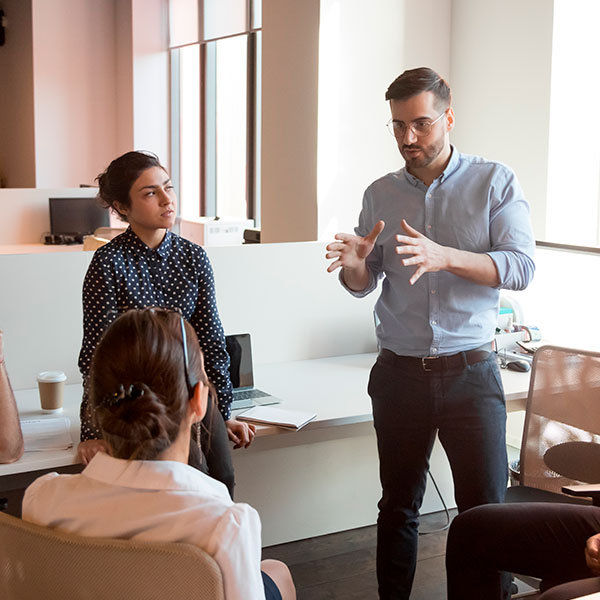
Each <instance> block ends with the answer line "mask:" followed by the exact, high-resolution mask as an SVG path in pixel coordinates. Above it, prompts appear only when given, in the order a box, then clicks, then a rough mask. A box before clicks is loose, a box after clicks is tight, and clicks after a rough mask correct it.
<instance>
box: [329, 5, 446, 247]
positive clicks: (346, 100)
mask: <svg viewBox="0 0 600 600" xmlns="http://www.w3.org/2000/svg"><path fill="white" fill-rule="evenodd" d="M450 9H451V1H450V0H420V1H419V2H415V1H414V0H378V1H377V2H371V3H368V4H366V3H365V2H363V1H362V0H343V1H342V0H321V28H320V35H319V117H318V118H319V140H318V141H319V146H318V204H319V222H318V227H319V231H318V239H320V240H328V239H331V238H332V237H333V235H334V234H335V233H337V232H338V231H352V230H353V227H355V225H356V224H357V222H358V213H359V212H360V208H361V202H362V194H363V191H364V190H365V188H366V187H367V186H368V185H369V184H370V183H371V182H372V181H374V180H375V179H377V178H378V177H381V176H382V175H385V174H386V173H388V172H390V171H395V170H397V169H399V168H400V167H401V166H403V164H404V161H403V160H402V157H401V156H400V154H399V152H398V148H397V146H396V143H395V141H394V138H393V137H392V136H390V134H389V133H388V131H387V129H386V127H385V124H386V123H387V121H388V120H389V118H390V114H389V106H388V103H387V102H386V101H385V91H386V90H387V88H388V86H389V84H390V83H391V82H392V81H393V80H394V79H395V78H396V77H397V76H398V75H400V74H401V73H402V72H403V71H404V70H405V69H412V68H415V67H421V66H430V67H432V68H433V69H435V70H437V71H438V72H439V73H440V74H442V75H443V76H446V77H447V76H449V72H450ZM424 24H425V25H424Z"/></svg>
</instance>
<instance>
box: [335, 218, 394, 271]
mask: <svg viewBox="0 0 600 600" xmlns="http://www.w3.org/2000/svg"><path fill="white" fill-rule="evenodd" d="M384 227H385V223H384V222H383V221H378V222H377V223H376V224H375V227H373V229H372V230H371V233H369V234H368V235H366V236H365V237H360V236H359V235H351V234H349V233H337V234H336V235H335V239H336V240H339V241H337V242H332V243H331V244H329V246H327V248H326V249H327V250H328V252H327V254H326V255H325V258H335V259H337V260H335V261H334V262H332V263H331V264H330V265H329V266H328V267H327V272H328V273H332V272H333V271H335V270H336V269H339V268H340V267H342V268H344V269H357V268H360V267H361V266H362V265H363V264H364V261H365V258H367V256H369V254H371V252H372V251H373V248H374V246H375V241H376V240H377V238H378V237H379V234H380V233H381V232H382V231H383V228H384Z"/></svg>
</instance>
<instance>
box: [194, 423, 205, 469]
mask: <svg viewBox="0 0 600 600" xmlns="http://www.w3.org/2000/svg"><path fill="white" fill-rule="evenodd" d="M201 427H202V423H201V422H200V421H198V422H197V423H194V436H195V437H196V446H198V453H199V454H200V464H202V461H203V454H202V441H201V438H200V428H201Z"/></svg>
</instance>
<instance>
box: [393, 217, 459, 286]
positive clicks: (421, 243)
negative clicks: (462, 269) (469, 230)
mask: <svg viewBox="0 0 600 600" xmlns="http://www.w3.org/2000/svg"><path fill="white" fill-rule="evenodd" d="M402 229H404V231H405V232H406V235H397V236H396V241H397V242H399V243H400V244H402V246H396V253H397V254H412V256H411V257H410V258H403V259H402V264H403V265H404V266H405V267H408V266H410V265H419V267H418V269H417V270H416V271H415V272H414V273H413V276H412V277H411V278H410V279H409V281H410V284H411V285H414V284H415V283H416V281H417V280H418V279H419V277H421V275H423V273H434V272H436V271H443V270H445V269H447V267H448V248H446V247H445V246H440V245H439V244H436V243H435V242H434V241H433V240H430V239H429V238H428V237H426V236H424V235H423V234H422V233H419V232H418V231H417V230H416V229H413V228H412V227H411V226H410V225H409V224H408V223H407V222H406V221H405V220H404V219H402Z"/></svg>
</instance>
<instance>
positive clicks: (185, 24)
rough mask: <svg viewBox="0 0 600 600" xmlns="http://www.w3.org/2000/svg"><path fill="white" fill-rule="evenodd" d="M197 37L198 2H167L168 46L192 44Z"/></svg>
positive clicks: (172, 0) (190, 0) (173, 0)
mask: <svg viewBox="0 0 600 600" xmlns="http://www.w3.org/2000/svg"><path fill="white" fill-rule="evenodd" d="M197 41H199V37H198V0H169V46H170V47H171V48H173V47H175V46H183V45H184V44H194V43H195V42H197Z"/></svg>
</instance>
